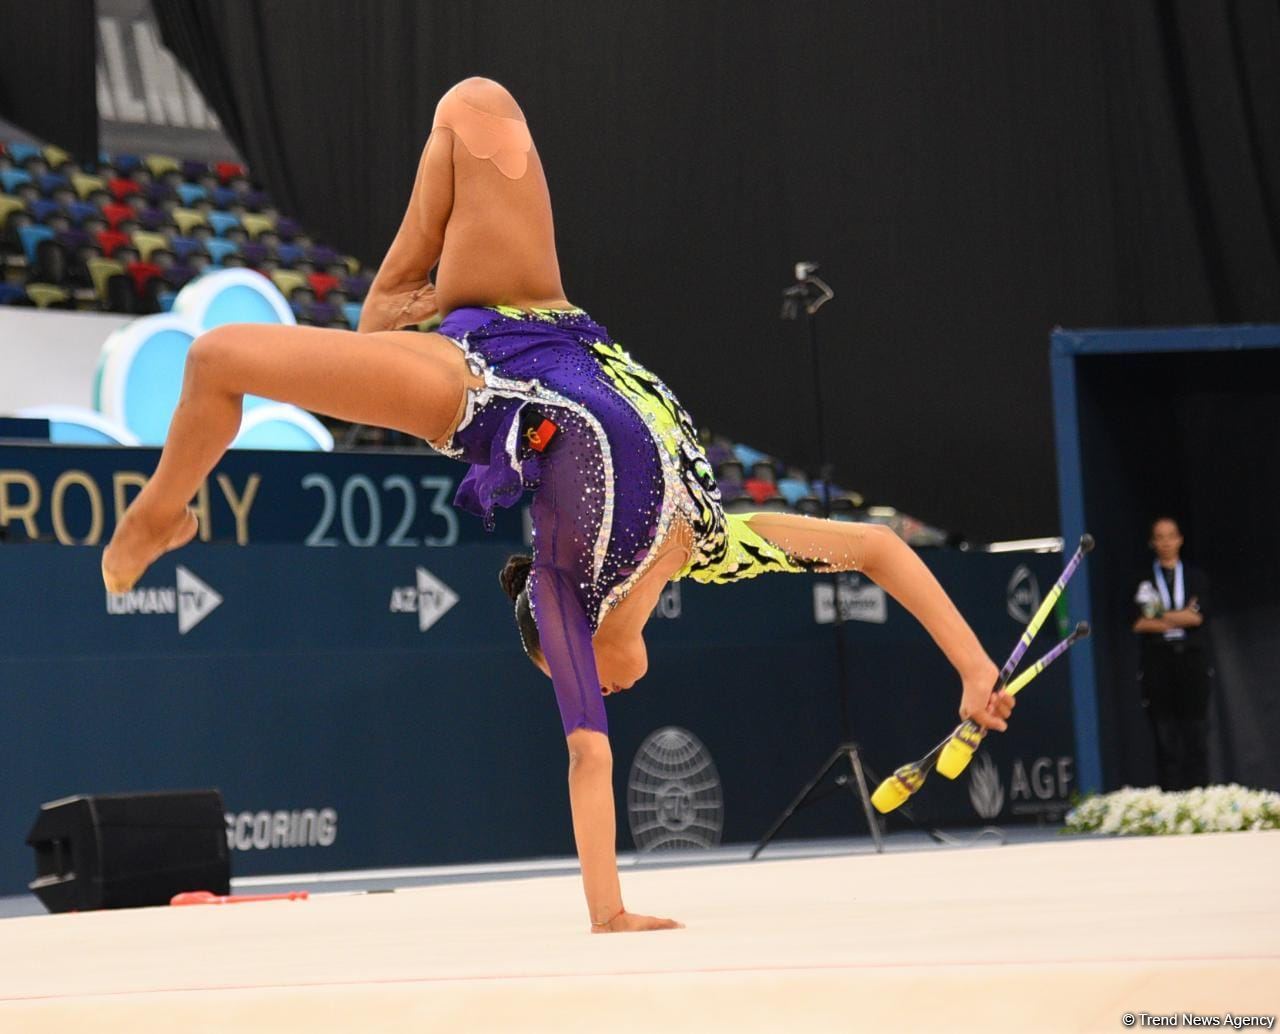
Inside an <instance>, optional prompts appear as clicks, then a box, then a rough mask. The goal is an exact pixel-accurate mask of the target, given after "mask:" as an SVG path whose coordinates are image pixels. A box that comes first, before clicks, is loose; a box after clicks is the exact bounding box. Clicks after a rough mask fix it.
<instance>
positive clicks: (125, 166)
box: [109, 154, 142, 176]
mask: <svg viewBox="0 0 1280 1034" xmlns="http://www.w3.org/2000/svg"><path fill="white" fill-rule="evenodd" d="M109 164H110V165H111V167H112V168H113V169H115V170H116V172H118V173H119V174H120V175H122V176H128V175H129V174H130V173H132V172H134V171H135V170H137V169H138V168H140V167H141V166H142V159H141V158H139V157H138V156H137V155H136V154H117V155H115V156H114V157H112V158H111V160H110V163H109Z"/></svg>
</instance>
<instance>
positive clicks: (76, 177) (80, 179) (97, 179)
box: [71, 172, 107, 198]
mask: <svg viewBox="0 0 1280 1034" xmlns="http://www.w3.org/2000/svg"><path fill="white" fill-rule="evenodd" d="M71 185H72V186H73V187H75V188H76V193H77V194H79V195H80V197H81V198H87V197H88V196H89V195H90V194H92V193H93V192H94V191H95V190H106V189H107V183H106V180H104V179H103V178H102V177H101V176H93V175H90V174H89V173H87V172H73V173H72V174H71Z"/></svg>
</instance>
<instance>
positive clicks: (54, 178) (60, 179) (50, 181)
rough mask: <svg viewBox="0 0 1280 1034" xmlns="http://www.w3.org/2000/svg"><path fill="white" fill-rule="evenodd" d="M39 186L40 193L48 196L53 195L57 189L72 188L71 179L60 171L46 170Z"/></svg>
mask: <svg viewBox="0 0 1280 1034" xmlns="http://www.w3.org/2000/svg"><path fill="white" fill-rule="evenodd" d="M38 186H39V187H40V193H42V194H44V195H45V196H46V197H52V196H53V192H54V191H55V190H61V189H65V188H70V186H71V181H70V180H69V179H67V177H66V176H64V175H62V173H60V172H46V173H45V174H44V175H43V176H41V177H40V179H39V182H38Z"/></svg>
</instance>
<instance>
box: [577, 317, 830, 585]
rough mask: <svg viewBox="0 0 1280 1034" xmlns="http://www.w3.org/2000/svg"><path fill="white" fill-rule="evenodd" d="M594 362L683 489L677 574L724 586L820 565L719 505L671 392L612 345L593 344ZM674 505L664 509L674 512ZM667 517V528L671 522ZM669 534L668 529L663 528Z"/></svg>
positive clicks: (689, 421)
mask: <svg viewBox="0 0 1280 1034" xmlns="http://www.w3.org/2000/svg"><path fill="white" fill-rule="evenodd" d="M591 347H592V350H593V351H594V352H595V356H596V359H597V360H598V361H599V363H600V367H601V369H602V370H603V371H604V373H605V375H606V376H607V377H608V378H609V379H610V380H611V381H612V382H613V385H614V387H615V388H616V389H617V391H618V392H619V393H620V394H621V395H622V396H623V397H624V398H626V399H627V400H628V401H629V402H630V403H631V404H632V405H633V406H634V407H635V408H636V410H637V411H638V412H639V413H640V415H641V416H642V417H643V418H644V421H645V424H646V425H647V426H648V428H649V430H650V433H651V434H652V436H653V439H654V442H655V444H656V445H657V447H658V453H659V457H660V459H661V461H662V466H663V470H664V471H665V472H666V474H667V477H668V479H669V483H674V485H675V486H683V488H684V495H685V496H686V497H687V505H686V506H685V507H683V508H684V510H685V512H686V514H687V516H688V519H689V523H690V525H691V526H692V529H693V536H694V549H693V553H692V555H691V556H690V558H689V562H688V563H687V564H686V565H685V566H684V568H683V569H681V571H680V572H679V573H678V574H676V575H675V578H676V579H680V578H692V579H693V580H694V581H697V582H709V583H715V584H725V583H728V582H734V581H739V580H740V579H743V578H753V577H755V576H756V575H761V574H767V573H772V572H791V573H796V574H799V573H802V572H805V571H813V570H816V569H818V568H819V567H820V566H821V565H820V563H818V562H816V561H809V560H805V559H800V558H796V557H791V556H788V555H787V554H786V553H785V552H784V551H783V550H781V549H779V548H778V547H777V546H775V545H773V544H772V543H770V542H768V541H766V540H765V539H764V538H762V537H761V536H760V535H758V534H757V533H756V532H755V531H753V530H752V529H751V526H750V524H749V523H748V522H747V518H746V516H745V515H739V514H726V513H725V512H724V509H723V507H722V506H721V505H720V489H719V488H718V487H717V485H716V481H715V475H714V473H713V472H712V469H711V463H710V462H709V461H708V460H707V457H706V454H705V453H704V452H703V451H702V447H701V446H700V445H699V444H698V435H697V432H696V431H695V430H694V426H693V420H692V419H691V418H690V416H689V414H688V413H687V412H686V411H685V410H684V408H683V407H682V406H681V405H680V402H679V400H677V399H676V397H675V395H674V394H673V393H672V391H671V389H670V388H668V387H667V386H666V385H665V384H663V382H662V381H661V380H659V379H658V378H657V377H656V376H654V375H653V374H652V373H650V372H649V371H648V370H646V369H645V368H644V367H643V366H641V365H640V364H639V363H637V362H636V361H635V360H634V359H632V358H631V356H630V355H628V354H627V352H626V351H625V350H624V349H623V348H622V346H621V345H618V344H616V343H612V342H605V341H597V342H595V343H593V344H592V346H591ZM674 505H676V504H675V503H674V501H673V504H672V506H670V507H664V510H667V509H671V508H673V506H674ZM670 516H671V515H670V514H664V518H665V520H664V522H663V523H664V524H665V523H667V521H669V519H670ZM661 530H662V532H663V533H665V531H666V528H665V527H663V528H662V529H661Z"/></svg>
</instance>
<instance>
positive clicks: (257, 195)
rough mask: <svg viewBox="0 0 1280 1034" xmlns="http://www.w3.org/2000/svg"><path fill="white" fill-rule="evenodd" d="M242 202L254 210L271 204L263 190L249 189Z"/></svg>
mask: <svg viewBox="0 0 1280 1034" xmlns="http://www.w3.org/2000/svg"><path fill="white" fill-rule="evenodd" d="M244 203H245V204H246V205H248V206H249V207H250V208H252V209H253V210H254V211H255V212H256V211H258V210H259V209H262V208H267V207H269V206H270V205H271V199H270V198H269V197H267V192H266V191H265V190H250V191H249V192H248V193H246V194H245V196H244Z"/></svg>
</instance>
